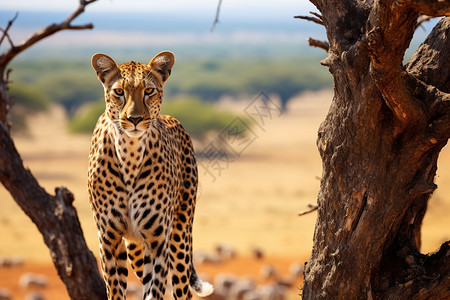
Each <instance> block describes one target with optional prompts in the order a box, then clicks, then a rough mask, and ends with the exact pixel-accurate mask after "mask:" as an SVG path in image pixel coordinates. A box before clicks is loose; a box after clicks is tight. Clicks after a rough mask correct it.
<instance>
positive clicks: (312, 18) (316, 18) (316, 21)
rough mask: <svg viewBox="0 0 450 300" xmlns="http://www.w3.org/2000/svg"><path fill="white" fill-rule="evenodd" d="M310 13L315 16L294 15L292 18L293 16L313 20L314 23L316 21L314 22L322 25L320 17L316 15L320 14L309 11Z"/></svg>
mask: <svg viewBox="0 0 450 300" xmlns="http://www.w3.org/2000/svg"><path fill="white" fill-rule="evenodd" d="M310 13H311V14H313V15H315V16H316V17H310V16H294V18H295V19H302V20H307V21H311V22H314V23H316V24H319V25H322V26H324V24H323V20H322V18H321V17H320V18H319V17H317V16H320V15H318V14H316V13H313V12H310Z"/></svg>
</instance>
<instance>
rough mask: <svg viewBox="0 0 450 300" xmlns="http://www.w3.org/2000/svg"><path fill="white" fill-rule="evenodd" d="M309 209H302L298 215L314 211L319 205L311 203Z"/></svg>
mask: <svg viewBox="0 0 450 300" xmlns="http://www.w3.org/2000/svg"><path fill="white" fill-rule="evenodd" d="M307 206H308V208H307V209H304V210H301V211H299V212H298V216H304V215H307V214H309V213H312V212H313V211H315V210H317V209H318V208H319V206H318V205H317V204H311V203H309V204H308V205H307Z"/></svg>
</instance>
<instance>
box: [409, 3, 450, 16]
mask: <svg viewBox="0 0 450 300" xmlns="http://www.w3.org/2000/svg"><path fill="white" fill-rule="evenodd" d="M403 2H404V3H405V4H406V5H408V6H409V7H411V8H412V9H414V10H415V11H417V12H420V13H422V14H424V15H427V16H431V17H442V16H450V0H439V1H429V0H403Z"/></svg>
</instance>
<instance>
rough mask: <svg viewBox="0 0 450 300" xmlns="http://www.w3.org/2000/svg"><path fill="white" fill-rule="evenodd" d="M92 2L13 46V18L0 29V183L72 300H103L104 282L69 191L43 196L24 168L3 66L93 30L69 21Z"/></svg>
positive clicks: (104, 295) (83, 1)
mask: <svg viewBox="0 0 450 300" xmlns="http://www.w3.org/2000/svg"><path fill="white" fill-rule="evenodd" d="M95 1H96V0H90V1H86V0H80V5H79V7H78V9H77V10H76V11H75V12H74V13H73V14H71V15H70V16H69V17H68V18H67V19H66V20H65V21H64V22H62V23H59V24H52V25H50V26H47V27H45V28H43V29H41V30H40V31H37V32H36V33H34V34H32V35H31V36H30V37H28V38H27V39H25V40H24V41H22V42H21V43H19V44H14V42H13V41H12V40H11V38H10V36H9V34H8V31H9V29H10V28H11V26H12V24H13V22H14V19H15V18H14V19H12V20H11V21H10V22H9V23H8V25H7V27H6V28H5V29H2V32H3V34H2V36H1V38H0V44H1V43H2V42H6V41H8V42H9V46H10V47H9V49H7V50H5V51H4V52H3V53H2V54H1V55H0V75H1V76H0V181H1V183H2V184H3V185H4V186H5V188H6V189H7V190H8V191H9V192H10V193H11V195H12V197H13V198H14V200H15V201H16V202H17V204H18V205H19V206H20V207H21V208H22V210H23V211H24V212H25V213H26V214H27V215H28V216H29V217H30V219H31V220H32V221H33V222H34V223H35V224H36V226H37V228H38V229H39V231H40V232H41V234H42V236H43V238H44V242H45V244H46V245H47V246H48V248H49V249H50V254H51V257H52V260H53V263H54V265H55V267H56V270H57V271H58V275H59V276H60V278H61V280H62V281H63V282H64V284H65V285H66V288H67V291H68V293H69V296H70V297H71V299H77V300H83V299H86V300H87V299H89V300H95V299H102V300H103V299H106V289H105V284H104V282H103V279H102V278H101V276H100V274H99V270H98V267H97V262H96V260H95V257H94V255H93V254H92V252H91V251H90V250H89V249H88V248H87V245H86V242H85V240H84V236H83V232H82V230H81V226H80V223H79V221H78V216H77V212H76V210H75V208H74V207H73V206H72V202H73V200H74V199H73V195H72V193H71V192H69V191H68V190H67V189H66V188H64V187H61V188H56V189H55V191H56V195H50V194H48V193H47V192H46V191H45V190H44V189H43V188H42V187H41V186H40V185H39V183H38V182H37V180H36V179H35V178H34V176H33V175H32V173H31V172H30V171H29V170H27V169H26V168H25V167H24V165H23V162H22V159H21V157H20V155H19V153H18V151H17V149H16V147H15V146H14V142H13V140H12V137H11V135H10V127H11V124H10V123H9V121H8V115H9V108H10V104H11V101H12V99H11V97H10V96H9V95H8V74H9V71H8V65H9V63H10V62H11V61H12V59H13V58H14V57H16V56H17V55H18V54H20V53H21V52H22V51H24V50H26V49H28V48H29V47H31V46H33V45H34V44H35V43H37V42H39V41H41V40H43V39H45V38H47V37H49V36H51V35H52V34H54V33H57V32H59V31H61V30H79V29H90V28H93V26H92V25H91V24H87V25H81V26H77V25H72V21H73V20H74V19H75V18H76V17H77V16H79V15H80V14H81V13H82V12H83V11H84V9H85V7H86V5H88V4H90V3H93V2H95Z"/></svg>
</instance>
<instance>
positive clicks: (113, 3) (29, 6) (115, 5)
mask: <svg viewBox="0 0 450 300" xmlns="http://www.w3.org/2000/svg"><path fill="white" fill-rule="evenodd" d="M217 4H218V0H99V1H98V2H96V3H93V4H91V5H89V8H88V10H89V11H92V12H106V11H112V12H133V11H136V10H138V11H140V12H144V11H148V12H161V13H162V12H173V13H185V12H189V13H198V14H203V13H208V14H210V13H215V11H216V8H217ZM77 6H78V1H77V0H65V1H62V0H39V1H36V0H3V1H0V10H13V11H23V10H31V11H45V10H50V11H71V10H73V9H74V8H75V7H77ZM314 9H315V8H314V6H313V5H312V4H311V3H310V2H309V1H307V0H276V1H273V0H272V1H267V0H260V1H258V0H245V1H243V0H223V1H222V5H221V12H222V14H223V15H228V14H248V16H250V17H251V16H252V15H253V14H256V12H257V14H258V15H262V16H269V15H273V14H274V12H277V13H280V14H285V13H286V14H291V15H294V14H296V13H307V12H308V11H309V10H314Z"/></svg>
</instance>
